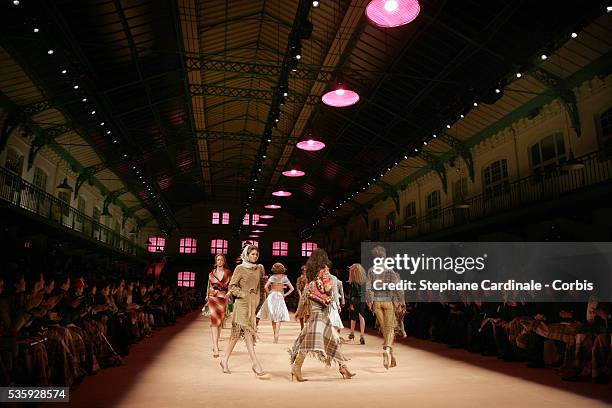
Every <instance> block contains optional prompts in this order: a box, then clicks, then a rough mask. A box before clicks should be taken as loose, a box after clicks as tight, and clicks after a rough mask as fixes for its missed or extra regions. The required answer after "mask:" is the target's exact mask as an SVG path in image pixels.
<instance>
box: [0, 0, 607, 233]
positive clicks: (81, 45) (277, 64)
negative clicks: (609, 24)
mask: <svg viewBox="0 0 612 408" xmlns="http://www.w3.org/2000/svg"><path fill="white" fill-rule="evenodd" d="M11 3H12V2H3V5H2V6H1V7H2V11H1V13H0V14H2V17H1V24H2V38H1V39H2V46H3V47H4V48H5V49H6V50H7V51H8V52H9V53H10V54H11V55H12V57H13V58H14V59H15V60H16V61H18V63H19V64H20V65H21V66H22V67H23V69H24V70H25V71H26V72H27V73H28V75H29V76H30V77H31V78H32V79H33V80H34V81H35V82H36V84H37V85H38V86H39V87H40V88H41V90H43V92H44V94H45V95H47V98H48V102H49V106H54V107H56V108H58V109H61V111H62V112H63V113H64V114H65V115H66V117H67V118H69V121H70V125H71V126H73V127H75V128H80V129H84V130H85V133H84V134H85V139H86V140H87V142H88V143H89V144H90V145H91V146H93V147H94V149H95V150H96V152H98V153H99V154H100V156H101V157H103V158H104V162H105V164H106V165H107V166H108V167H109V168H110V169H112V170H113V171H114V172H115V173H116V174H117V175H119V176H120V177H121V178H122V179H124V180H125V182H126V183H127V184H128V185H130V186H131V188H132V189H133V190H134V191H135V192H136V194H137V197H138V198H139V199H141V200H142V201H143V202H144V203H145V205H147V206H149V207H150V208H151V210H152V212H153V213H154V214H155V215H156V216H157V217H162V216H163V213H162V212H160V211H159V210H158V209H157V207H158V205H156V202H155V201H154V200H153V199H152V198H151V195H147V191H146V187H145V186H146V184H142V182H139V177H140V176H139V173H136V172H135V171H134V170H133V169H132V167H137V168H139V169H142V170H143V173H144V174H145V175H146V177H147V180H149V181H150V184H149V185H152V186H153V190H154V191H155V193H156V194H157V195H158V196H160V197H161V199H162V201H163V202H164V204H165V205H167V206H168V208H169V209H170V212H171V213H172V212H176V211H178V210H180V209H181V208H184V207H187V206H189V205H191V204H194V203H198V202H203V201H204V202H211V203H217V202H218V203H227V202H232V203H235V204H243V205H244V203H245V202H246V201H247V192H248V191H249V190H250V188H251V187H254V188H255V189H256V190H255V193H254V198H253V200H252V201H253V209H254V210H258V209H260V208H261V206H262V205H263V204H265V203H267V202H268V201H269V199H270V193H271V191H273V189H275V188H279V187H282V188H284V189H286V190H289V191H292V192H293V197H291V198H290V199H285V200H284V203H285V205H284V210H286V211H288V212H289V213H291V214H293V215H295V216H296V217H298V218H300V219H302V220H304V221H305V222H306V221H308V220H311V219H312V218H315V217H317V216H318V214H319V212H320V211H322V210H324V209H326V208H329V207H330V206H333V205H334V204H335V203H336V202H337V200H338V199H340V198H341V197H344V196H345V195H346V193H347V191H350V190H351V189H354V187H355V186H356V185H359V186H360V185H363V183H364V182H366V181H367V180H369V179H371V178H372V177H373V176H374V175H377V174H378V173H380V172H381V170H382V169H385V170H386V168H387V167H389V166H390V165H393V164H394V163H395V162H397V161H398V160H400V159H401V157H402V156H403V155H404V154H405V153H406V152H409V151H412V150H413V148H414V147H415V146H419V145H421V144H422V142H423V140H425V139H426V138H427V137H429V135H431V133H432V132H434V131H436V129H439V128H440V127H441V126H443V125H444V123H445V121H447V120H448V118H451V117H454V116H456V115H457V114H458V113H459V112H464V111H466V110H467V109H468V108H469V106H471V103H472V101H474V100H482V98H484V97H485V96H486V95H490V92H491V90H492V89H493V88H495V87H496V86H497V85H498V84H499V81H500V80H501V79H502V78H504V77H506V76H507V75H508V74H509V73H512V72H514V71H516V70H518V69H522V68H524V67H525V66H526V65H527V64H529V61H530V60H529V59H530V58H531V57H533V55H534V53H535V52H537V51H538V50H540V49H542V48H543V47H546V46H548V45H550V44H552V43H554V42H555V41H557V40H558V38H559V36H560V35H562V34H563V33H565V32H567V31H568V30H571V29H572V28H573V27H575V26H577V25H580V24H582V25H583V24H586V23H587V22H588V21H591V20H592V19H594V18H595V17H596V16H597V15H599V14H600V11H601V10H602V4H603V3H601V2H584V3H580V5H579V6H577V5H576V3H575V2H559V1H549V0H543V1H535V2H534V1H526V0H515V1H484V0H481V1H475V0H471V1H470V0H466V1H442V0H428V1H422V2H421V13H420V15H419V17H418V18H417V19H416V20H415V21H414V22H412V23H411V24H409V25H407V26H403V27H399V28H393V29H381V28H378V27H376V26H374V25H372V24H371V23H369V21H368V20H367V18H365V16H364V13H363V5H364V4H366V2H365V1H353V2H351V1H348V0H335V1H326V0H323V1H321V5H320V7H318V8H312V7H311V5H310V2H309V1H308V2H306V1H303V0H302V1H298V0H284V1H280V0H276V1H270V0H232V1H218V0H199V1H198V0H150V1H136V0H129V1H128V0H105V1H102V0H96V1H76V0H57V1H52V2H50V1H25V0H24V1H21V4H20V6H19V7H14V6H13V5H12V4H11ZM304 7H305V8H306V9H309V12H308V19H309V21H310V22H312V26H313V30H312V33H307V34H305V35H304V37H307V38H305V39H304V40H303V41H302V54H303V58H302V59H301V60H300V63H299V65H298V69H297V71H295V72H291V74H290V76H289V79H288V85H289V97H288V99H287V101H286V102H287V103H286V104H285V105H284V106H283V107H282V113H281V114H280V122H279V124H278V126H277V127H276V128H274V129H273V130H272V137H271V139H272V142H271V143H270V144H269V147H268V148H267V150H266V158H265V159H262V160H263V162H262V167H263V171H262V173H261V174H260V176H259V177H258V182H257V183H256V184H255V185H253V184H252V182H251V178H250V177H251V173H252V171H253V169H254V167H255V166H257V163H258V157H257V156H258V153H261V150H260V147H261V145H262V141H263V139H264V138H266V139H267V137H265V136H264V135H263V132H264V130H265V129H266V126H268V127H269V125H270V123H267V121H268V120H269V115H268V113H269V110H270V105H271V103H272V99H273V97H274V88H275V86H276V85H277V84H278V83H279V80H280V78H279V76H280V75H281V73H282V72H281V71H282V69H281V68H282V67H283V62H284V61H286V58H285V57H286V55H287V52H288V50H289V38H290V36H291V33H292V30H294V29H295V28H296V27H295V23H296V19H295V17H296V16H297V15H299V11H300V10H303V9H304ZM32 24H34V25H37V26H40V27H42V28H44V32H45V35H44V36H42V37H41V36H37V35H34V34H33V33H32V32H31V31H30V28H29V27H31V26H32ZM49 48H53V49H54V50H56V52H55V54H54V59H53V61H55V62H57V63H50V62H49V60H48V59H46V58H45V56H46V53H47V50H48V49H49ZM63 64H65V65H66V66H69V67H70V72H69V73H68V74H67V75H61V74H59V70H60V69H61V68H62V66H63ZM338 73H340V74H341V77H342V78H343V80H344V82H345V83H346V84H347V85H348V86H350V87H352V88H354V89H356V90H358V92H359V93H360V95H361V101H360V102H359V103H358V104H357V105H355V106H354V107H351V108H344V109H335V108H329V107H326V106H324V105H322V104H321V102H320V96H321V94H322V93H323V92H324V91H325V90H326V89H327V88H326V87H327V86H328V85H330V84H332V83H333V81H334V80H335V78H336V74H338ZM71 79H78V80H79V82H80V83H81V84H83V88H84V89H81V91H83V92H86V93H87V95H93V96H94V100H93V101H88V103H87V104H84V103H81V97H80V93H79V92H80V91H75V89H73V86H72V82H71ZM92 109H95V110H96V115H95V118H93V117H92V115H91V110H92ZM100 120H103V121H105V122H106V123H107V124H108V125H109V126H110V127H111V129H112V131H113V133H112V136H109V135H107V134H105V133H103V132H101V131H100V129H99V128H97V127H96V126H95V123H94V121H98V122H99V121H100ZM309 132H311V133H312V134H314V135H316V136H318V137H320V138H321V139H323V140H324V141H325V143H326V144H327V147H326V149H324V150H322V151H320V152H316V153H306V152H303V151H301V150H298V149H294V146H295V144H296V143H297V141H298V140H299V139H300V138H302V137H304V136H305V135H306V134H307V133H309ZM114 140H118V141H117V142H116V143H115V142H113V141H114ZM124 155H126V157H124ZM77 159H78V158H77ZM289 168H299V169H301V170H304V171H306V173H307V175H306V176H305V177H302V178H297V179H292V180H288V179H286V178H284V177H282V176H280V175H279V173H280V172H281V171H283V170H286V169H289ZM171 218H172V217H171V215H170V216H169V219H171Z"/></svg>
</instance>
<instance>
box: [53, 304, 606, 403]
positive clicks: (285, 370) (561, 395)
mask: <svg viewBox="0 0 612 408" xmlns="http://www.w3.org/2000/svg"><path fill="white" fill-rule="evenodd" d="M227 326H229V325H228V324H227V323H226V327H227ZM298 331H299V323H298V322H289V323H284V324H283V326H282V329H281V334H280V342H279V343H278V344H274V343H272V337H273V336H272V329H271V326H270V323H269V322H268V321H262V322H261V323H260V325H259V336H260V341H259V343H258V344H257V346H256V352H257V355H258V357H259V358H260V361H261V363H262V365H263V367H264V369H265V370H266V371H267V372H268V373H269V375H268V376H267V377H264V378H256V377H255V375H254V374H253V372H252V371H251V363H250V359H249V357H248V353H247V351H246V348H245V346H244V343H242V342H239V343H238V344H237V346H236V349H235V351H234V354H233V355H232V357H231V359H230V362H229V365H230V370H231V371H232V374H223V373H222V372H221V368H220V367H219V359H215V358H213V357H212V347H211V337H210V327H209V323H208V319H205V318H204V317H203V316H201V314H200V313H199V312H194V313H191V314H189V315H187V316H185V317H183V318H181V319H180V320H179V321H178V322H177V324H176V325H174V326H172V327H167V328H164V329H163V330H161V331H158V332H155V334H154V336H153V337H151V338H149V339H145V340H143V341H141V342H140V343H138V344H136V345H134V346H133V347H132V348H131V349H130V355H129V356H128V357H126V358H125V359H124V361H125V365H124V366H121V367H116V368H109V369H105V370H102V371H101V372H100V373H98V374H97V375H95V376H90V377H87V378H85V380H84V381H83V383H82V384H80V385H79V386H78V387H77V388H76V390H73V391H71V394H70V404H53V405H51V406H57V407H67V406H73V407H125V408H154V407H179V408H189V407H223V408H233V407H269V408H274V407H283V408H286V407H308V408H313V407H314V408H319V407H334V408H337V407H348V406H355V407H357V406H359V407H369V406H371V407H376V408H382V407H384V408H390V407H400V406H401V407H406V406H410V407H428V408H429V407H449V406H452V407H454V408H455V407H470V408H473V407H488V406H495V407H517V406H520V407H540V408H544V407H551V408H553V407H554V408H559V407H568V408H569V407H572V408H575V407H607V406H610V403H612V392H610V389H609V388H608V387H607V386H604V385H596V384H590V383H568V382H563V381H561V380H560V379H559V377H558V376H557V375H556V374H555V373H554V371H553V370H552V369H527V368H526V367H525V365H524V364H522V363H506V362H502V361H500V360H497V359H496V358H493V357H482V356H480V355H475V354H471V353H468V352H467V351H465V350H457V349H452V350H451V349H448V347H447V346H445V345H441V344H436V343H432V342H428V341H421V340H416V339H408V340H407V341H406V342H403V344H397V345H396V347H395V354H396V356H397V361H398V367H396V368H393V369H389V370H385V368H384V367H383V366H382V356H381V344H382V340H381V338H380V337H378V336H376V335H374V333H373V332H372V334H369V335H366V345H360V344H359V343H358V341H357V342H350V343H347V344H345V345H344V346H343V351H344V353H345V354H346V355H347V356H348V357H349V358H350V359H351V361H350V362H349V367H350V369H351V370H352V371H354V372H357V376H356V377H354V378H353V379H351V380H343V379H342V377H341V376H340V374H339V373H338V369H337V367H333V368H327V367H325V366H324V365H323V364H321V363H320V362H319V361H316V360H314V359H309V358H307V359H306V362H305V363H304V367H303V375H304V377H306V378H308V380H309V381H308V382H304V383H298V382H293V383H292V382H291V376H290V367H289V355H288V353H287V351H286V350H287V349H288V348H289V347H290V345H291V344H292V342H293V340H294V339H295V337H296V335H297V333H298ZM347 335H348V330H347V329H345V330H343V336H344V337H345V338H346V337H347ZM228 336H229V329H228V328H226V329H224V330H223V337H224V341H223V342H221V343H220V346H221V350H222V351H221V353H223V350H224V346H225V344H227V337H228ZM45 405H48V404H45Z"/></svg>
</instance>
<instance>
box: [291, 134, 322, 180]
mask: <svg viewBox="0 0 612 408" xmlns="http://www.w3.org/2000/svg"><path fill="white" fill-rule="evenodd" d="M300 143H301V142H300ZM319 143H321V142H319ZM298 144H299V143H298ZM323 146H325V145H323ZM304 174H306V173H304V172H303V171H302V170H296V169H291V170H287V171H283V176H287V177H302V176H303V175H304Z"/></svg>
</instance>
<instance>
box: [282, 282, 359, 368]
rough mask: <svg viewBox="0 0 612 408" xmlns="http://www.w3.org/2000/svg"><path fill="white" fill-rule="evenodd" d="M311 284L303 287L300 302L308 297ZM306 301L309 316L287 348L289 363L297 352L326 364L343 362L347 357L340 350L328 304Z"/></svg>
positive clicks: (293, 359) (312, 283)
mask: <svg viewBox="0 0 612 408" xmlns="http://www.w3.org/2000/svg"><path fill="white" fill-rule="evenodd" d="M311 285H314V282H311V283H309V284H308V285H306V287H305V288H304V292H302V298H301V299H300V303H302V302H303V301H306V300H307V299H308V292H309V291H310V287H311ZM308 303H309V304H310V317H309V318H308V321H307V322H306V323H305V324H304V329H302V331H301V332H300V334H299V335H298V338H297V339H296V340H295V342H294V343H293V347H292V348H291V349H290V350H289V354H290V356H291V364H293V363H294V361H295V359H296V357H297V355H298V354H306V355H308V356H311V357H316V358H317V359H319V361H321V362H323V363H324V364H325V365H327V366H330V365H332V363H337V364H338V365H342V364H344V363H345V362H346V361H348V358H346V357H345V356H344V355H343V354H342V353H341V351H340V345H341V343H340V337H339V336H338V332H337V331H336V329H334V327H333V326H332V323H331V321H330V320H329V310H328V307H329V306H327V307H326V306H323V305H321V304H319V303H317V302H314V301H308ZM298 309H299V306H298Z"/></svg>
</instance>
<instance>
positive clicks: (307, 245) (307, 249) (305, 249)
mask: <svg viewBox="0 0 612 408" xmlns="http://www.w3.org/2000/svg"><path fill="white" fill-rule="evenodd" d="M315 249H317V244H316V242H302V256H310V255H311V254H312V251H314V250H315Z"/></svg>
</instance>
